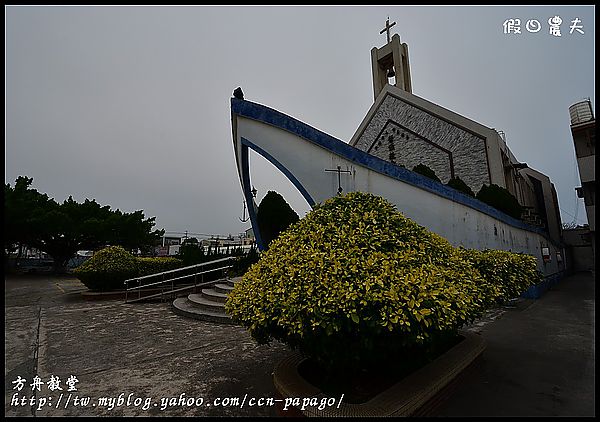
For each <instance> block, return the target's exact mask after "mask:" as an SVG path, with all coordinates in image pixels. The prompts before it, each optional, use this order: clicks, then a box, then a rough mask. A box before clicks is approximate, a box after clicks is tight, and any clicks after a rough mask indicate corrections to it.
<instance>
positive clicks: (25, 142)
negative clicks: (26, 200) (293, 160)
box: [5, 6, 596, 235]
mask: <svg viewBox="0 0 600 422" xmlns="http://www.w3.org/2000/svg"><path fill="white" fill-rule="evenodd" d="M5 12H6V15H5V16H6V30H5V31H6V33H5V39H6V41H5V45H6V81H5V83H6V90H5V92H6V94H5V102H6V114H5V118H6V125H5V127H6V131H5V157H6V158H5V160H6V163H5V164H6V165H5V169H6V170H5V183H10V184H11V185H13V184H14V181H15V179H16V178H17V177H18V176H19V175H26V176H29V177H33V179H34V181H33V187H34V188H36V189H37V190H39V191H40V192H42V193H47V194H48V195H49V196H51V197H53V198H55V199H56V200H57V201H59V202H62V201H63V200H65V199H66V198H67V197H68V196H69V195H72V196H73V198H74V199H75V200H77V201H83V200H84V199H85V198H89V199H96V200H97V201H98V202H99V203H100V204H101V205H110V206H111V207H112V208H113V209H116V208H119V209H121V210H122V211H127V212H131V211H135V210H139V209H142V210H144V212H145V215H146V216H147V217H151V216H155V217H156V222H157V225H156V227H157V228H164V229H165V230H167V231H168V232H184V231H186V230H188V231H189V232H190V233H208V234H229V233H231V234H233V235H238V234H239V233H240V232H242V231H243V230H244V229H246V228H248V227H250V222H249V221H248V222H246V223H242V222H240V220H239V218H240V217H241V216H242V192H241V188H240V183H239V179H238V175H237V171H236V167H235V159H234V154H233V144H232V139H231V115H230V102H229V101H230V97H231V93H232V91H233V90H234V89H235V88H236V87H237V86H241V87H242V89H243V91H244V93H245V98H246V99H248V100H251V101H255V102H258V103H261V104H265V105H267V106H269V107H272V108H275V109H277V110H280V111H282V112H284V113H286V114H289V115H291V116H293V117H296V118H298V119H300V120H302V121H303V122H305V123H307V124H309V125H311V126H314V127H316V128H318V129H320V130H322V131H324V132H326V133H328V134H330V135H332V136H335V137H337V138H339V139H341V140H343V141H345V142H348V141H349V140H350V138H351V137H352V135H353V134H354V132H355V131H356V129H357V127H358V125H359V124H360V122H361V121H362V119H363V117H364V116H365V114H366V112H367V110H368V109H369V107H370V106H371V105H372V103H373V88H372V76H371V56H370V51H371V48H372V47H375V46H377V47H381V46H382V45H384V44H385V41H386V39H385V35H380V34H379V31H380V30H381V29H382V28H383V27H384V25H385V20H386V18H387V17H388V16H389V17H390V20H391V21H395V22H397V24H396V25H395V26H394V27H393V28H392V34H394V33H397V34H399V35H400V38H401V40H402V42H406V43H408V45H409V55H410V65H411V74H412V86H413V93H414V94H415V95H418V96H420V97H422V98H425V99H427V100H429V101H432V102H434V103H436V104H438V105H440V106H442V107H445V108H448V109H450V110H452V111H455V112H458V113H459V114H462V115H463V116H466V117H468V118H470V119H473V120H475V121H477V122H479V123H481V124H484V125H486V126H488V127H493V128H496V129H498V130H503V131H504V132H505V133H506V137H507V143H508V145H509V147H510V148H511V150H512V151H513V153H514V154H515V156H516V157H517V159H519V160H520V161H522V162H526V163H527V164H528V165H529V166H530V167H533V168H535V169H536V170H539V171H541V172H543V173H545V174H547V175H548V176H549V177H550V179H551V180H552V181H553V182H554V184H555V186H556V190H557V192H558V196H559V204H560V208H561V214H562V219H563V222H571V221H573V220H574V217H575V216H577V222H578V223H585V222H587V218H586V216H585V209H584V206H583V202H582V201H583V200H581V199H579V200H577V199H576V195H575V187H576V186H580V181H579V174H578V171H577V167H576V162H575V153H574V148H573V140H572V138H571V133H570V129H569V113H568V108H569V106H570V105H571V104H573V103H575V102H578V101H581V100H583V99H585V98H587V97H590V98H591V101H592V104H593V106H594V112H595V111H596V110H595V98H594V77H595V68H594V38H595V22H594V7H593V6H572V7H571V6H569V7H560V6H535V7H520V6H502V7H490V6H485V7H484V6H479V7H475V6H473V7H470V6H469V7H442V6H430V7H422V6H411V7H407V6H395V7H393V6H362V7H359V6H346V7H338V6H331V7H325V6H311V7H256V6H254V7H240V6H235V7H233V6H230V7H191V6H184V7H106V6H105V7H87V6H85V7H67V6H63V7H50V6H30V7H23V6H8V7H6V8H5ZM553 16H560V17H561V18H562V21H563V22H562V25H561V26H560V29H561V37H556V36H553V35H551V34H549V29H548V18H550V17H553ZM509 18H518V19H521V34H504V33H503V25H502V24H503V22H504V21H505V20H506V19H509ZM575 18H579V19H580V21H581V23H580V24H579V25H582V26H583V29H582V30H583V32H584V33H583V34H581V33H579V32H578V31H576V30H573V33H572V34H570V26H571V25H572V23H571V21H573V20H574V19H575ZM530 19H536V20H538V21H539V22H540V23H541V25H542V29H541V30H540V31H539V32H537V33H531V32H528V31H527V29H526V28H525V23H526V21H527V20H530ZM300 158H301V157H300ZM251 166H252V167H251V176H252V181H253V184H254V186H255V187H256V189H258V195H257V198H258V199H259V200H260V199H261V198H262V197H263V196H264V195H265V194H266V193H267V191H268V190H275V191H277V192H279V193H281V194H282V195H283V196H284V197H285V199H286V200H287V201H288V202H289V203H290V204H291V205H292V207H293V208H294V209H295V210H296V212H298V213H299V214H300V215H301V216H302V215H304V213H305V212H306V211H307V210H308V209H309V207H308V205H307V204H306V202H305V201H304V200H303V199H302V197H301V196H300V194H299V193H298V192H297V191H296V190H295V188H293V186H292V185H291V183H289V182H287V180H286V179H285V178H284V176H283V175H282V174H281V173H279V172H278V171H277V170H276V169H275V168H274V167H272V166H271V165H270V164H269V163H268V162H266V161H265V160H264V159H263V158H262V157H260V156H258V155H253V156H251Z"/></svg>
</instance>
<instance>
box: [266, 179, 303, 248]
mask: <svg viewBox="0 0 600 422" xmlns="http://www.w3.org/2000/svg"><path fill="white" fill-rule="evenodd" d="M256 218H257V219H258V226H259V227H260V235H261V237H262V240H263V243H264V246H265V249H268V248H269V245H270V244H271V242H272V241H273V239H276V238H277V236H279V233H281V232H282V231H284V230H285V229H286V228H288V226H289V225H290V224H292V223H295V222H296V221H298V220H299V218H300V217H298V214H296V212H295V211H294V210H293V209H292V207H290V206H289V205H288V203H287V202H285V199H283V196H281V195H280V194H278V193H277V192H275V191H272V190H271V191H269V192H267V194H266V195H265V197H264V198H263V199H262V201H260V205H259V206H258V212H257V216H256Z"/></svg>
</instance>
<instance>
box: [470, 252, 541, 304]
mask: <svg viewBox="0 0 600 422" xmlns="http://www.w3.org/2000/svg"><path fill="white" fill-rule="evenodd" d="M461 254H462V256H463V258H465V259H466V260H468V261H469V262H470V263H471V264H472V265H473V266H474V267H475V268H476V269H477V270H478V271H479V272H480V274H481V275H482V276H483V278H484V279H485V280H486V283H488V284H489V285H490V286H491V288H492V289H494V290H495V292H496V293H495V301H496V302H498V303H503V302H506V301H508V300H510V299H513V298H516V297H519V296H520V295H521V294H522V293H523V292H525V291H526V290H527V289H528V288H529V287H530V286H532V285H533V284H536V283H538V282H540V281H541V280H542V277H543V276H542V273H541V272H540V271H538V270H537V266H536V262H537V261H536V258H535V257H534V256H531V255H526V254H522V253H514V252H508V251H500V250H493V249H486V250H484V251H478V250H474V249H462V250H461Z"/></svg>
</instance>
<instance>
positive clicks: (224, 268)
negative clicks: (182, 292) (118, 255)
mask: <svg viewBox="0 0 600 422" xmlns="http://www.w3.org/2000/svg"><path fill="white" fill-rule="evenodd" d="M227 268H231V265H227V266H225V267H220V268H213V269H212V270H206V271H201V272H199V273H194V274H188V275H182V276H181V277H175V278H170V279H168V280H161V281H157V282H155V283H150V284H140V285H139V286H135V287H130V288H128V289H127V291H131V290H137V289H141V288H142V287H150V286H156V285H158V284H163V283H168V282H170V281H175V280H182V279H184V278H188V277H193V276H196V275H202V274H208V273H211V272H213V271H218V270H226V269H227Z"/></svg>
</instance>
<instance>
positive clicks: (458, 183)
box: [446, 177, 475, 197]
mask: <svg viewBox="0 0 600 422" xmlns="http://www.w3.org/2000/svg"><path fill="white" fill-rule="evenodd" d="M446 185H448V186H450V187H451V188H454V189H456V190H457V191H460V192H462V193H466V194H467V195H469V196H472V197H475V193H474V192H473V191H472V190H471V188H470V187H469V185H467V184H466V183H465V182H464V181H463V180H462V179H461V178H460V177H453V178H451V179H450V180H448V183H446Z"/></svg>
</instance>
